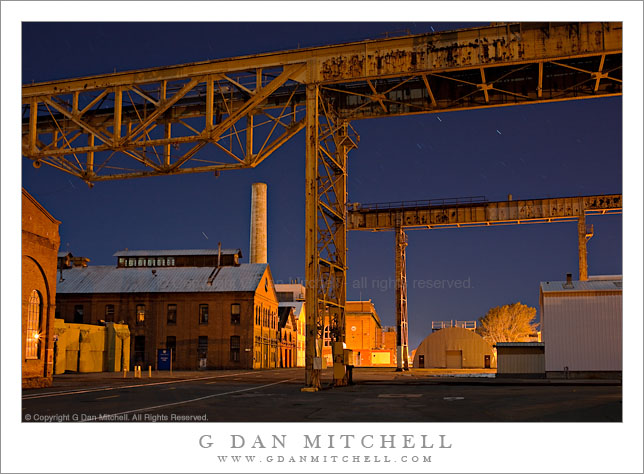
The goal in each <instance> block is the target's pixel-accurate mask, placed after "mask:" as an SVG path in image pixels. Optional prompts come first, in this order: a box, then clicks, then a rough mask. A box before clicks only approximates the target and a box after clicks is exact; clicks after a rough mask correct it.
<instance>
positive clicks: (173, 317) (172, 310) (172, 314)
mask: <svg viewBox="0 0 644 474" xmlns="http://www.w3.org/2000/svg"><path fill="white" fill-rule="evenodd" d="M168 324H177V305H176V304H169V305H168Z"/></svg>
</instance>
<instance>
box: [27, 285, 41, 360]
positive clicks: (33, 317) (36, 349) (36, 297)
mask: <svg viewBox="0 0 644 474" xmlns="http://www.w3.org/2000/svg"><path fill="white" fill-rule="evenodd" d="M41 316H42V303H41V300H40V293H38V291H37V290H33V291H32V292H31V295H29V306H28V307H27V335H26V336H27V340H26V343H25V359H38V358H39V356H40V319H41Z"/></svg>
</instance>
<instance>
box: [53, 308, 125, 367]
mask: <svg viewBox="0 0 644 474" xmlns="http://www.w3.org/2000/svg"><path fill="white" fill-rule="evenodd" d="M54 333H55V335H56V336H57V337H58V341H57V342H56V353H55V354H54V357H55V369H56V372H55V373H56V374H62V373H65V372H66V371H69V372H116V371H120V370H121V369H122V367H123V366H125V367H127V366H129V364H130V333H129V330H128V328H127V325H125V324H115V323H106V325H105V326H95V325H91V324H73V323H66V322H65V321H64V320H62V319H56V320H55V321H54Z"/></svg>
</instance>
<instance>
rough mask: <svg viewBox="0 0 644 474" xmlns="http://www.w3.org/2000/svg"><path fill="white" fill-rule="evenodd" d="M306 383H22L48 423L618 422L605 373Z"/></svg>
mask: <svg viewBox="0 0 644 474" xmlns="http://www.w3.org/2000/svg"><path fill="white" fill-rule="evenodd" d="M331 376H332V374H331V371H330V370H327V371H325V372H324V373H323V377H322V381H323V387H324V388H323V390H321V391H318V392H315V393H307V392H301V388H302V387H303V385H304V384H303V381H304V371H303V369H274V370H265V371H230V370H229V371H203V372H201V371H199V372H174V373H173V374H172V375H170V374H169V373H167V372H166V373H163V372H162V373H155V372H153V374H152V377H148V374H147V373H145V372H144V373H143V374H142V378H140V379H138V378H137V379H135V378H132V374H131V373H129V374H128V377H127V378H123V375H122V374H118V373H99V374H65V375H60V376H56V377H55V378H54V385H53V386H52V387H49V388H46V389H29V390H23V398H22V419H23V420H24V421H30V422H33V421H40V422H42V421H51V422H58V421H60V422H76V421H81V422H82V421H84V422H96V421H110V422H139V421H143V422H153V421H164V422H166V421H167V422H186V421H190V422H194V421H207V422H513V421H514V422H531V421H534V422H586V421H587V422H602V421H604V422H618V421H621V420H622V387H621V382H619V381H606V380H545V379H541V380H530V379H528V380H508V379H497V378H495V377H494V375H493V374H491V373H489V372H486V371H472V372H467V371H460V372H450V373H447V372H445V371H429V370H422V369H416V370H412V371H411V372H403V373H401V372H395V370H394V369H389V368H379V369H373V368H360V369H356V370H355V371H354V380H355V384H354V385H351V386H348V387H342V388H328V386H329V385H330V382H331Z"/></svg>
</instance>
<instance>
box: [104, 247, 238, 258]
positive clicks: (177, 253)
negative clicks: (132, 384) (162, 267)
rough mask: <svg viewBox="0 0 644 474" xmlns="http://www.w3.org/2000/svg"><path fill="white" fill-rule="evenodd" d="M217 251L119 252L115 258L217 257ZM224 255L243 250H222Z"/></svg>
mask: <svg viewBox="0 0 644 474" xmlns="http://www.w3.org/2000/svg"><path fill="white" fill-rule="evenodd" d="M218 253H219V250H217V249H179V250H119V251H118V252H116V253H115V254H114V255H113V257H178V256H185V255H217V254H218ZM221 254H222V255H234V254H239V256H240V257H241V256H242V255H241V249H221Z"/></svg>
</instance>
